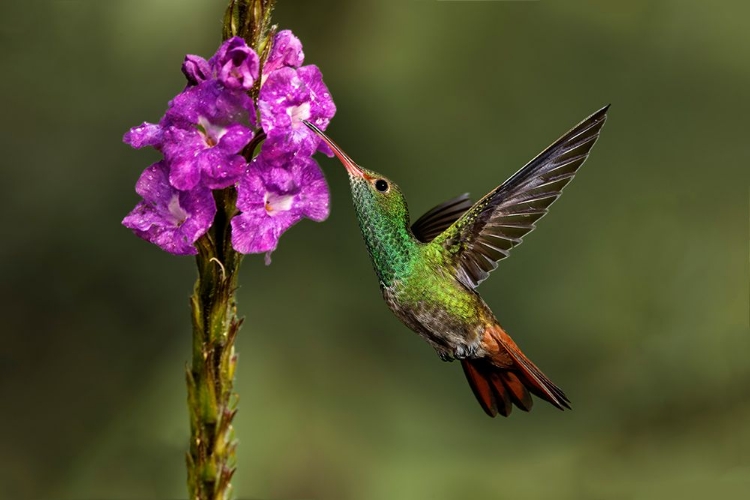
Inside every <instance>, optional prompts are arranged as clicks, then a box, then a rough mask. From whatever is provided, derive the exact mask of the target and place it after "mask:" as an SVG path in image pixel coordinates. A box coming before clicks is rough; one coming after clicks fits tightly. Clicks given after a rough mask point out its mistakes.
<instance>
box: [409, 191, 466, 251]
mask: <svg viewBox="0 0 750 500" xmlns="http://www.w3.org/2000/svg"><path fill="white" fill-rule="evenodd" d="M471 205H472V203H471V200H470V199H469V193H464V194H462V195H460V196H456V197H455V198H451V199H450V200H448V201H446V202H445V203H441V204H440V205H438V206H436V207H435V208H433V209H431V210H428V211H427V213H425V214H424V215H423V216H422V217H420V218H419V219H417V221H416V222H415V223H414V224H412V226H411V231H412V233H414V236H415V237H416V238H417V239H418V240H419V241H421V242H422V243H429V242H430V241H432V240H433V239H435V237H436V236H437V235H439V234H440V233H442V232H443V231H445V230H446V229H448V228H449V227H450V226H451V224H453V223H454V222H456V221H457V220H458V219H459V218H461V216H462V215H463V214H464V213H465V212H466V211H467V210H468V209H470V208H471Z"/></svg>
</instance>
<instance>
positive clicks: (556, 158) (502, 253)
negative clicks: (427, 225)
mask: <svg viewBox="0 0 750 500" xmlns="http://www.w3.org/2000/svg"><path fill="white" fill-rule="evenodd" d="M607 109H609V105H607V106H605V107H603V108H602V109H600V110H599V111H597V112H596V113H594V114H593V115H591V116H590V117H588V118H586V119H585V120H583V121H582V122H581V123H579V124H578V125H576V126H575V127H573V129H571V130H570V131H569V132H568V133H566V134H565V135H564V136H562V137H561V138H560V139H558V140H557V141H555V143H553V144H552V145H551V146H550V147H548V148H547V149H545V150H544V151H542V152H541V153H540V154H539V155H538V156H537V157H536V158H534V159H533V160H531V161H530V162H529V163H527V164H526V166H525V167H523V168H522V169H521V170H519V171H518V172H516V173H515V174H513V176H512V177H511V178H510V179H508V180H507V181H505V182H504V183H503V184H501V185H500V186H499V187H498V188H496V189H495V190H494V191H492V192H490V193H489V194H488V195H487V196H485V197H484V198H482V199H481V200H479V201H478V202H477V203H476V204H475V205H474V206H473V207H471V209H469V211H467V212H466V213H465V214H463V216H461V218H460V219H458V220H457V221H456V222H455V223H454V224H453V225H451V226H450V227H449V228H448V229H446V230H445V231H444V232H443V233H442V234H440V235H438V236H437V237H436V238H435V239H434V240H433V244H436V245H442V246H443V247H444V248H445V250H446V251H447V252H448V254H449V255H453V256H455V257H454V258H455V259H456V263H457V275H456V277H457V278H458V279H459V281H461V282H462V283H463V284H464V285H466V286H467V287H468V288H471V289H473V288H476V287H477V286H478V285H479V284H480V283H481V282H482V281H484V280H485V279H486V278H487V276H489V273H490V271H492V270H494V269H495V268H496V267H497V262H498V261H499V260H502V259H504V258H505V257H507V256H508V254H509V253H510V249H511V248H513V247H514V246H516V245H518V244H520V243H521V239H522V238H523V237H524V236H525V235H526V234H527V233H528V232H530V231H532V230H533V229H534V228H535V227H536V226H535V222H536V221H538V220H539V219H540V218H542V217H543V216H544V215H545V214H546V213H547V208H548V207H549V206H550V205H551V204H552V203H553V202H554V201H555V200H556V199H557V198H558V197H559V196H560V194H561V192H562V189H563V188H564V187H565V186H566V185H567V184H568V182H570V180H571V179H572V178H573V176H574V175H575V174H576V171H577V170H578V168H579V167H580V166H581V165H583V162H584V161H586V157H587V156H588V154H589V151H591V148H592V147H593V145H594V143H595V142H596V140H597V138H598V137H599V132H600V131H601V128H602V126H603V125H604V122H605V120H606V119H607Z"/></svg>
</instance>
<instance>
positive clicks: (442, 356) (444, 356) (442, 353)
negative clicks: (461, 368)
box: [438, 351, 455, 363]
mask: <svg viewBox="0 0 750 500" xmlns="http://www.w3.org/2000/svg"><path fill="white" fill-rule="evenodd" d="M438 356H440V359H441V360H443V361H447V362H448V363H452V362H453V360H454V359H455V358H454V357H453V356H451V355H450V354H448V353H447V352H445V351H439V352H438Z"/></svg>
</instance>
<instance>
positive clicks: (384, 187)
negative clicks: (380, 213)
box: [375, 179, 388, 193]
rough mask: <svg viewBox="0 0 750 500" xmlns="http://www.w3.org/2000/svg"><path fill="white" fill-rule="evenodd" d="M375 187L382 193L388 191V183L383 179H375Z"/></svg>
mask: <svg viewBox="0 0 750 500" xmlns="http://www.w3.org/2000/svg"><path fill="white" fill-rule="evenodd" d="M375 189H377V190H378V191H380V192H381V193H385V192H386V191H388V183H387V182H386V181H384V180H383V179H378V180H376V181H375Z"/></svg>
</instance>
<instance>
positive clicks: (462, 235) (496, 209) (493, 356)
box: [305, 105, 609, 417]
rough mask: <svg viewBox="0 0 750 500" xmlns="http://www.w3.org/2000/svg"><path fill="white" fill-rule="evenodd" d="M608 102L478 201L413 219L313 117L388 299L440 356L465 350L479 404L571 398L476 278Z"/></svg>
mask: <svg viewBox="0 0 750 500" xmlns="http://www.w3.org/2000/svg"><path fill="white" fill-rule="evenodd" d="M608 109H609V105H607V106H605V107H603V108H602V109H600V110H599V111H597V112H595V113H594V114H592V115H591V116H589V117H588V118H586V119H585V120H583V121H582V122H581V123H579V124H578V125H576V126H575V127H573V128H572V129H571V130H570V131H569V132H567V133H566V134H565V135H563V136H562V137H561V138H560V139H558V140H557V141H555V142H554V143H553V144H552V145H551V146H549V147H548V148H547V149H545V150H544V151H542V152H541V153H540V154H539V155H537V156H536V157H535V158H534V159H532V160H531V161H530V162H528V163H527V164H526V165H525V166H524V167H523V168H521V169H520V170H519V171H518V172H516V173H515V174H513V175H512V176H511V177H510V178H509V179H508V180H506V181H505V182H504V183H502V184H501V185H500V186H498V187H497V188H495V189H494V190H492V191H491V192H489V193H488V194H487V195H486V196H484V197H483V198H482V199H480V200H479V201H477V202H476V203H473V204H472V202H471V200H470V199H469V196H468V194H462V195H460V196H457V197H455V198H452V199H450V200H448V201H446V202H444V203H441V204H440V205H437V206H436V207H434V208H433V209H431V210H429V211H428V212H427V213H425V214H424V215H423V216H422V217H420V218H418V219H417V220H416V221H415V222H414V223H413V224H410V219H409V210H408V208H407V205H406V199H405V198H404V195H403V193H402V192H401V190H400V189H399V187H398V186H397V185H396V184H394V183H393V182H392V181H391V180H390V179H388V178H387V177H385V176H383V175H381V174H379V173H377V172H374V171H372V170H368V169H366V168H363V167H361V166H359V165H358V164H357V163H355V162H354V161H353V160H352V159H351V158H350V157H349V155H347V154H346V153H344V151H343V150H342V149H341V148H340V147H339V146H338V145H337V144H336V143H335V142H333V141H332V140H331V139H330V138H329V137H328V136H327V135H326V134H324V133H323V132H322V131H321V130H320V129H318V128H317V127H316V126H315V125H313V124H312V123H310V122H308V121H305V125H307V127H309V128H310V129H311V130H312V131H313V132H315V133H316V134H317V135H319V136H320V137H321V139H322V140H323V141H324V142H325V143H326V144H327V145H328V146H329V147H330V148H331V149H332V150H333V153H334V154H335V155H336V157H337V158H338V159H339V160H340V161H341V163H342V164H343V166H344V167H345V168H346V171H347V172H348V174H349V181H350V185H351V192H352V199H353V201H354V208H355V211H356V214H357V220H358V222H359V227H360V230H361V232H362V236H363V239H364V242H365V245H366V246H367V250H368V253H369V255H370V259H371V261H372V265H373V268H374V269H375V273H376V274H377V277H378V280H379V282H380V289H381V291H382V293H383V298H384V299H385V302H386V304H387V305H388V307H389V308H390V309H391V311H393V313H394V314H395V315H396V317H398V318H399V319H400V320H401V322H402V323H403V324H404V325H406V326H407V327H408V328H410V329H411V330H413V331H415V332H416V333H417V334H419V335H420V336H421V337H422V338H423V339H424V340H426V341H427V342H428V343H429V344H430V345H431V346H432V347H433V348H434V349H435V351H436V352H437V354H438V355H439V356H440V358H441V359H442V360H443V361H453V360H459V361H460V363H461V366H462V368H463V371H464V374H465V375H466V379H467V380H468V382H469V386H470V387H471V389H472V391H473V393H474V396H475V397H476V399H477V401H478V402H479V404H480V405H481V407H482V409H483V410H484V411H485V413H487V415H489V416H490V417H495V416H496V415H497V414H498V413H499V414H500V415H503V416H506V417H507V416H508V415H510V413H511V410H512V408H513V405H515V406H516V407H518V408H520V409H521V410H523V411H529V410H531V407H532V404H533V400H532V398H531V394H534V395H535V396H537V397H539V398H541V399H543V400H545V401H547V402H549V403H551V404H552V405H554V406H555V407H557V408H559V409H560V410H563V409H565V408H568V409H570V400H569V399H568V398H567V396H566V395H565V393H564V392H563V391H562V390H561V389H560V388H559V387H557V386H556V385H555V384H554V383H553V382H552V381H551V380H550V379H549V378H547V376H546V375H544V373H542V371H541V370H540V369H539V368H537V367H536V365H535V364H534V363H532V362H531V360H529V358H527V357H526V356H525V355H524V354H523V353H522V352H521V349H520V348H519V347H518V346H517V345H516V343H515V342H514V341H513V339H512V338H511V337H510V335H508V333H507V332H506V331H505V330H504V329H503V328H502V327H501V326H500V323H499V322H498V320H497V319H496V318H495V315H494V314H493V313H492V311H491V310H490V308H489V307H488V306H487V304H486V303H485V302H484V300H483V299H482V297H481V296H480V295H479V293H478V292H477V290H476V289H477V287H478V286H479V284H480V283H482V281H484V280H485V279H486V278H487V277H488V276H489V273H490V272H491V271H493V270H494V269H495V268H496V267H497V264H498V262H499V261H500V260H502V259H504V258H506V257H507V256H508V254H509V252H510V250H511V249H512V248H514V247H516V246H517V245H519V244H520V243H521V241H522V238H523V237H524V236H525V235H526V234H528V233H529V232H531V231H532V230H533V229H534V228H535V227H536V222H537V221H538V220H539V219H540V218H542V217H543V216H544V215H545V214H546V213H547V209H548V208H549V206H550V205H551V204H552V203H553V202H554V201H555V200H557V198H558V197H559V196H560V194H561V193H562V189H563V188H564V187H565V186H566V185H567V184H568V183H569V182H570V180H571V179H573V177H574V176H575V174H576V172H577V171H578V169H579V168H580V167H581V165H583V163H584V161H586V158H587V157H588V155H589V152H590V151H591V148H592V147H593V146H594V143H595V142H596V140H597V139H598V138H599V133H600V131H601V129H602V126H603V125H604V122H605V120H606V119H607V110H608Z"/></svg>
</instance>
